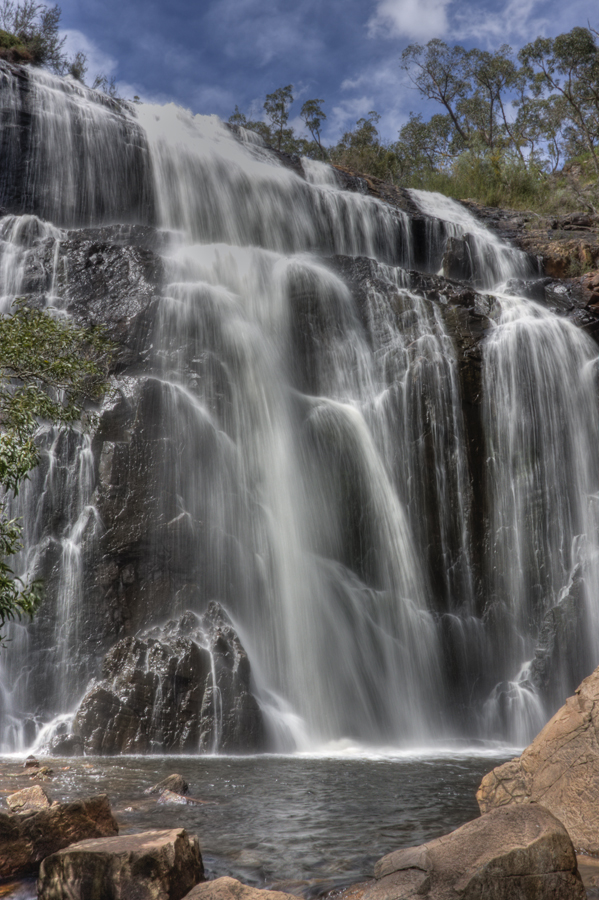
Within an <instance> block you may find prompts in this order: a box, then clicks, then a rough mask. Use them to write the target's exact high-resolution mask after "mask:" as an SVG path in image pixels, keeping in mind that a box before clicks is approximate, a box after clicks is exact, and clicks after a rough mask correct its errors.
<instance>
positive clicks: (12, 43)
mask: <svg viewBox="0 0 599 900" xmlns="http://www.w3.org/2000/svg"><path fill="white" fill-rule="evenodd" d="M23 46H24V44H23V41H22V40H21V39H20V38H18V37H17V36H16V34H9V32H8V31H4V30H3V29H1V28H0V47H1V48H2V49H3V50H10V49H11V47H23Z"/></svg>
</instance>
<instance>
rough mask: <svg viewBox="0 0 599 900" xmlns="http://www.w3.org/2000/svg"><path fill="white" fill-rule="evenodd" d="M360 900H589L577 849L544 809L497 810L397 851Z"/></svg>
mask: <svg viewBox="0 0 599 900" xmlns="http://www.w3.org/2000/svg"><path fill="white" fill-rule="evenodd" d="M374 874H375V878H376V879H377V880H376V882H375V884H374V885H373V886H372V887H370V888H369V889H368V890H367V891H366V892H365V893H364V897H363V900H408V898H414V900H416V898H419V900H460V898H461V900H527V898H531V900H584V898H585V897H586V893H585V890H584V887H583V884H582V880H581V878H580V875H579V874H578V870H577V868H576V854H575V853H574V847H573V845H572V841H571V840H570V838H569V837H568V834H567V832H566V829H565V828H564V827H563V825H562V824H561V822H558V820H557V819H556V818H555V817H554V816H552V815H551V813H550V812H548V810H546V809H543V807H542V806H537V805H534V804H530V805H527V806H515V807H508V808H506V809H496V810H493V812H490V813H487V815H484V816H481V818H480V819H474V821H472V822H467V823H466V825H462V827H461V828H458V829H457V831H453V832H452V833H451V834H446V835H444V836H443V837H441V838H437V839H436V840H434V841H430V842H429V843H428V844H422V845H421V846H419V847H408V848H407V849H405V850H396V851H395V852H394V853H390V854H389V855H388V856H384V857H383V858H382V859H381V860H379V861H378V863H377V864H376V866H375V870H374Z"/></svg>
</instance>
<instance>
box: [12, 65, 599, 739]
mask: <svg viewBox="0 0 599 900" xmlns="http://www.w3.org/2000/svg"><path fill="white" fill-rule="evenodd" d="M0 78H1V82H0V97H1V98H2V115H3V117H4V118H3V122H4V125H5V127H4V129H3V132H2V135H3V136H2V137H1V138H0V152H1V153H4V157H3V158H4V159H6V160H8V161H9V163H8V164H7V171H8V172H10V173H12V175H11V178H12V179H13V180H12V181H11V183H10V185H8V186H7V184H4V185H3V189H4V194H5V195H7V196H8V197H9V199H10V197H11V196H12V198H13V200H14V206H15V208H18V209H22V210H23V215H7V216H5V217H4V218H1V219H0V297H2V309H3V311H7V310H8V309H9V308H10V303H11V302H12V299H13V298H14V297H16V296H19V294H20V292H21V291H22V284H23V283H24V282H23V279H24V278H25V276H26V274H27V278H28V279H29V281H28V284H31V280H32V277H33V276H32V272H33V273H34V274H35V267H36V266H39V265H40V263H39V258H40V257H39V255H38V256H36V253H38V251H39V250H40V248H42V247H48V246H50V244H51V245H52V252H51V253H50V254H46V256H44V259H46V260H47V259H50V260H51V263H46V265H50V266H51V268H52V272H51V273H50V275H51V277H50V284H51V288H50V289H49V290H46V291H45V292H44V293H43V294H42V296H43V298H44V303H45V304H46V305H47V306H48V307H49V308H53V309H55V310H57V314H59V313H60V311H61V310H62V309H63V307H64V306H65V305H66V298H67V295H68V279H69V275H68V263H67V262H66V261H65V259H64V258H63V257H62V256H61V253H62V250H61V247H62V242H63V241H64V240H65V237H66V235H67V232H68V230H69V229H77V228H83V227H89V226H100V225H104V224H109V223H114V222H119V223H122V222H128V223H131V222H132V223H139V224H142V225H144V224H155V225H157V227H158V228H159V229H160V230H161V232H162V233H163V235H164V241H163V249H162V251H161V252H162V256H163V264H164V272H165V275H164V284H163V285H162V287H161V299H160V305H159V309H158V313H157V321H156V327H155V330H154V339H153V347H152V358H151V366H152V370H151V377H152V379H153V384H154V385H155V386H156V391H157V392H158V394H159V396H160V402H161V410H162V417H163V421H162V423H161V424H162V427H163V429H164V431H165V433H168V434H169V435H170V436H171V438H172V440H173V443H174V444H175V445H176V446H179V447H181V448H182V450H181V452H180V454H179V455H178V457H177V458H176V459H167V460H165V462H164V475H163V478H164V483H166V482H167V480H168V484H169V486H170V488H171V489H172V494H173V496H176V498H177V510H176V515H175V517H174V519H175V518H176V520H177V523H178V525H179V526H180V527H181V528H183V526H184V525H185V528H186V530H185V535H186V537H185V540H186V541H188V542H189V544H190V546H191V547H192V548H193V552H194V553H196V554H197V556H198V558H200V559H201V560H202V575H201V583H200V584H199V585H198V588H199V596H200V597H201V600H200V601H198V602H199V605H200V606H201V604H202V603H205V602H207V601H208V600H209V599H211V598H212V597H216V598H218V599H219V600H220V601H222V602H223V604H224V605H225V607H226V608H227V609H228V611H229V612H230V614H231V616H232V618H233V620H234V622H235V625H236V627H237V629H238V631H239V633H240V635H241V637H242V640H243V643H244V645H245V647H246V649H247V650H248V653H249V656H250V660H251V663H252V669H253V673H254V681H255V691H256V694H257V696H258V699H259V701H260V703H261V706H262V709H263V711H264V713H265V715H266V716H267V718H268V719H269V721H270V725H271V732H272V734H274V735H275V736H276V737H275V744H276V747H275V749H279V750H285V751H288V750H293V749H303V750H305V749H309V748H312V749H313V748H316V747H322V746H327V745H330V744H331V742H336V741H337V742H338V741H339V740H342V739H349V740H351V741H352V742H356V743H357V745H367V746H380V745H385V746H396V747H397V746H402V747H409V746H422V745H426V744H431V743H432V742H435V741H439V740H447V741H450V740H452V739H454V738H456V737H466V738H468V739H475V738H476V739H483V740H499V741H506V742H508V743H511V744H515V745H522V744H524V743H525V742H527V741H528V740H530V739H531V738H532V737H533V735H534V734H535V733H536V731H538V729H539V728H540V727H541V726H542V724H543V723H544V722H545V721H546V719H547V718H548V716H549V714H550V713H551V712H552V709H551V708H549V707H548V706H547V703H546V701H545V700H544V699H543V697H542V696H541V694H540V692H539V690H538V688H537V686H536V683H535V679H534V677H533V670H532V668H531V666H532V665H533V660H534V658H535V651H536V649H537V647H538V642H539V633H540V630H541V627H542V625H543V621H544V617H545V616H546V615H547V614H548V613H550V611H551V610H554V609H555V608H557V607H559V606H560V604H562V605H563V604H565V603H566V602H569V601H570V599H571V595H570V589H571V587H572V585H573V584H574V582H576V583H577V584H578V583H579V582H580V583H581V584H582V587H581V589H580V590H581V592H582V593H581V597H582V601H581V603H582V607H581V609H580V610H579V618H580V621H582V622H583V623H584V626H583V627H582V629H581V631H582V633H583V634H584V635H585V636H586V637H585V640H586V642H587V646H585V647H584V648H583V650H582V651H581V653H582V654H583V655H584V658H585V660H587V661H588V666H587V667H588V669H589V671H590V668H591V667H592V666H593V665H595V664H596V663H597V662H598V661H599V645H598V637H597V636H598V635H599V630H598V628H597V625H598V624H599V623H597V621H596V620H597V615H598V605H599V571H598V555H597V548H598V545H597V540H598V538H597V536H598V534H599V531H598V526H599V522H598V521H597V515H598V511H597V496H598V491H599V447H598V446H597V441H596V434H597V432H598V425H599V423H598V422H597V403H596V381H595V367H594V363H595V358H596V356H597V353H596V346H595V344H594V343H593V342H592V341H591V340H590V338H588V337H587V336H586V335H585V334H584V333H583V332H581V331H580V330H578V329H577V328H576V327H575V326H574V325H572V324H571V323H569V322H568V321H566V320H565V319H563V318H558V317H557V316H556V315H554V314H553V313H552V312H551V311H550V310H549V309H547V308H546V307H544V306H542V305H540V304H538V303H535V302H533V301H531V300H527V299H523V298H522V297H519V296H515V295H514V293H513V292H512V293H510V285H509V282H510V279H522V278H530V277H534V272H532V271H531V266H530V262H529V260H528V258H527V257H526V256H525V255H524V254H522V253H520V252H519V251H517V250H514V249H512V248H511V247H509V246H508V245H507V244H505V243H503V242H502V241H501V240H500V239H499V238H497V237H496V236H494V235H493V234H491V233H490V232H489V231H488V230H486V229H485V228H483V227H482V226H481V225H480V224H479V223H478V221H477V220H476V219H475V218H474V217H473V216H472V215H471V214H470V213H469V212H468V211H467V210H466V209H465V208H464V207H463V206H461V205H460V204H458V203H456V202H454V201H452V200H449V199H448V198H446V197H442V196H441V195H437V194H427V193H425V192H421V191H413V192H411V200H412V203H413V204H414V205H415V208H417V210H419V211H420V213H421V214H422V215H424V216H425V217H426V221H427V235H428V236H429V242H430V247H429V250H428V253H427V258H428V268H429V270H430V271H431V272H436V271H437V270H438V269H439V268H440V267H441V263H442V256H443V251H444V248H445V245H446V242H447V239H448V237H452V238H457V239H466V241H467V244H468V247H469V252H470V253H471V255H472V259H473V268H474V272H475V273H476V276H475V278H474V282H475V285H476V288H477V290H479V291H480V292H481V296H482V295H483V294H484V296H485V297H486V298H487V302H488V304H489V305H490V308H492V313H491V314H490V316H489V327H488V330H487V333H486V336H485V337H484V340H483V342H482V381H481V391H482V406H481V408H482V419H481V423H482V424H481V427H482V430H483V437H484V447H485V451H484V457H485V458H484V463H483V467H484V482H485V486H484V491H485V496H486V498H487V499H486V504H487V507H488V520H487V528H488V533H487V535H486V540H485V542H484V543H485V547H486V552H485V555H484V559H483V560H482V563H476V564H475V559H474V556H475V553H474V546H475V544H477V543H480V535H478V534H476V533H475V526H474V525H473V521H474V520H473V507H474V505H475V504H477V503H479V502H480V497H477V496H475V492H474V490H473V486H472V478H471V474H470V470H469V466H470V462H469V458H468V447H467V438H466V430H467V429H466V424H465V420H464V408H463V398H462V393H461V391H462V389H461V386H460V377H459V359H458V351H457V348H456V346H455V343H454V340H453V338H452V334H451V332H450V330H449V328H448V325H447V320H446V318H445V317H444V315H443V308H442V304H437V303H435V302H433V301H432V300H430V299H428V298H427V297H425V296H424V295H423V294H422V293H419V292H418V291H416V290H414V289H411V288H410V287H409V285H410V284H411V282H410V279H409V277H408V275H407V270H410V269H413V268H414V265H415V262H414V260H415V258H416V255H415V249H414V237H413V230H412V227H411V217H410V215H409V214H408V213H407V212H404V211H401V210H399V209H394V208H392V207H391V206H390V205H388V204H385V203H383V202H382V201H380V200H378V199H375V198H374V197H371V196H368V195H366V194H363V193H360V192H359V191H358V192H356V191H349V190H346V189H344V188H343V184H342V182H341V179H340V177H339V176H338V174H337V173H336V172H335V170H334V169H332V168H331V167H330V166H327V165H325V164H323V163H317V162H314V161H309V160H303V161H302V163H301V166H302V169H301V171H299V170H298V169H294V168H289V167H287V166H286V165H283V164H282V162H281V161H280V159H279V158H278V157H277V156H276V155H275V154H274V153H272V152H271V151H270V150H268V149H267V148H266V147H264V146H263V145H262V144H261V142H260V141H259V140H258V139H255V138H252V137H251V136H249V135H248V134H247V133H246V134H244V133H242V130H241V132H235V131H232V130H231V129H230V128H228V127H226V126H225V125H223V123H222V122H220V120H218V119H217V118H216V117H214V116H213V117H206V116H194V115H192V114H191V113H189V112H187V111H185V110H183V109H180V108H179V107H176V106H174V105H172V104H171V105H167V106H154V105H144V104H141V105H137V106H136V107H135V108H129V107H127V106H125V107H120V106H119V105H118V104H115V103H114V102H113V101H111V100H109V99H108V98H106V97H104V96H103V95H100V94H98V93H96V92H92V91H90V90H88V89H85V88H83V87H82V86H80V85H76V84H75V83H73V82H71V81H69V80H68V79H67V80H65V79H58V78H56V77H54V76H51V75H48V74H47V73H43V72H38V71H33V70H32V71H31V73H30V75H29V77H28V84H29V89H28V94H27V96H26V97H24V96H23V94H22V92H21V91H20V89H19V87H18V85H17V83H16V79H15V78H14V76H12V75H11V70H10V69H9V68H8V67H5V68H2V69H0ZM25 105H26V106H27V109H28V110H29V112H30V113H31V122H30V125H29V131H28V134H29V145H28V147H27V148H26V151H23V150H22V151H21V152H22V153H24V156H23V158H24V159H25V164H24V166H21V165H19V166H16V165H12V163H10V160H13V161H14V158H15V156H14V154H15V151H14V147H13V145H12V144H11V137H10V135H11V134H12V132H11V129H13V131H14V130H15V129H17V127H18V122H19V115H20V113H21V112H22V109H23V108H24V107H25ZM2 141H4V144H2ZM11 154H12V156H11ZM11 165H12V168H11ZM19 179H21V180H20V182H19ZM13 182H15V183H14V184H13ZM16 182H19V183H18V184H17V183H16ZM19 185H20V186H19ZM1 186H2V178H1V177H0V187H1ZM11 191H12V194H11V193H10V192H11ZM17 196H18V198H20V199H19V200H18V202H17V199H16V198H17ZM23 198H25V199H23ZM19 204H20V205H19ZM417 210H415V211H417ZM69 233H70V232H69ZM465 236H466V237H465ZM332 257H345V258H356V259H361V260H362V261H363V262H364V264H366V261H367V266H368V272H369V275H368V278H367V279H366V281H365V282H364V283H363V289H362V293H361V294H360V297H359V299H358V298H357V296H356V294H355V293H354V292H353V291H352V290H351V286H350V285H348V283H347V280H346V279H345V278H344V277H342V275H341V274H340V269H339V266H338V265H336V264H332V263H331V258H332ZM45 276H46V282H45V283H47V282H48V273H47V272H45ZM29 290H31V288H29ZM131 377H132V378H135V377H136V375H135V373H134V374H133V375H132V376H131ZM40 441H41V442H42V445H43V448H44V460H43V464H42V466H41V467H40V470H39V471H38V472H36V473H35V474H34V475H33V477H32V480H31V482H30V483H29V484H28V485H27V486H26V488H25V490H24V491H23V492H22V495H21V496H20V498H19V500H18V502H19V504H20V506H19V508H18V511H19V512H20V514H21V515H22V516H23V522H24V527H25V536H26V545H25V550H24V552H23V554H22V561H21V562H22V570H23V571H31V572H36V571H37V570H38V568H39V566H40V565H41V563H42V562H43V560H44V559H45V558H46V557H48V554H50V555H51V556H52V559H53V560H54V563H53V566H54V567H53V569H52V572H53V581H52V590H53V596H54V600H53V601H52V602H53V603H54V608H53V611H52V613H51V615H52V622H53V624H52V629H51V640H50V641H49V642H48V643H47V645H46V646H45V649H44V654H45V657H44V659H47V671H48V673H49V674H48V682H47V684H46V686H45V688H44V690H43V691H42V692H41V694H43V697H42V696H41V694H40V693H39V685H36V683H32V679H29V678H28V675H27V673H28V671H29V667H30V665H31V656H30V652H31V651H30V650H29V633H30V628H28V627H26V626H23V625H19V626H14V627H13V629H12V631H11V636H12V643H11V649H10V651H9V652H5V653H4V654H3V655H2V657H1V658H0V672H1V675H2V680H1V682H0V714H1V721H0V748H1V749H2V750H3V751H4V752H12V751H17V750H19V751H21V750H23V749H24V748H25V747H26V746H28V745H30V744H31V743H32V741H33V740H34V738H35V736H36V732H38V731H39V728H40V727H42V726H43V725H44V724H46V723H47V722H48V721H49V719H51V718H52V716H55V715H65V714H67V713H68V712H69V710H70V709H72V708H73V707H74V705H75V704H76V703H77V702H78V700H79V699H80V698H81V695H82V694H83V692H84V690H85V687H86V683H87V678H88V677H89V676H90V675H91V674H93V673H94V666H97V662H98V660H97V659H96V658H94V655H93V653H92V652H91V651H89V652H87V651H86V652H87V656H85V658H84V660H83V663H82V661H81V660H82V657H81V652H80V649H79V648H80V647H81V646H82V645H83V644H85V642H86V641H87V644H86V646H92V645H93V641H92V642H91V643H90V639H91V637H93V636H90V635H85V634H82V633H81V628H80V623H79V618H78V606H79V604H80V601H81V597H82V596H83V595H84V594H85V591H86V582H85V578H86V574H85V573H86V569H85V564H84V557H85V554H86V553H91V550H90V548H92V550H93V547H94V546H96V545H97V542H98V540H99V539H100V537H101V534H102V530H103V529H104V528H105V527H106V526H107V523H106V522H102V521H101V519H100V517H99V516H98V513H97V509H96V505H95V504H96V499H95V497H96V494H95V493H94V492H95V490H96V478H97V473H96V467H95V464H94V457H93V448H92V440H91V438H90V436H88V435H85V434H83V433H81V434H80V433H78V432H73V433H70V434H65V433H62V432H54V431H50V430H49V429H46V430H45V431H43V432H41V433H40ZM58 495H60V497H61V499H62V501H64V498H65V497H67V498H68V502H67V503H66V504H65V503H64V502H63V503H62V505H61V509H63V511H64V509H66V510H67V513H66V515H64V514H62V515H61V516H60V517H58V518H57V521H56V523H55V528H54V532H53V537H52V538H51V540H50V539H49V538H48V537H47V528H46V525H47V522H48V520H49V518H51V516H52V514H53V512H52V511H53V509H54V507H55V506H56V500H57V497H58ZM169 515H170V513H169ZM58 519H60V520H58ZM174 519H173V521H174ZM43 535H46V536H45V537H44V536H43ZM92 556H93V553H92ZM176 611H177V612H178V611H179V610H176ZM198 611H201V609H199V608H198ZM147 621H148V623H150V624H151V623H152V610H151V609H149V610H148V611H147ZM33 628H35V625H34V626H33ZM448 634H450V635H451V641H452V648H453V649H452V651H451V661H449V660H450V654H449V652H448V649H447V640H448V639H447V635H448ZM97 652H98V653H99V650H98V651H97ZM45 664H46V663H45ZM449 669H451V675H450V677H449V675H448V672H449ZM585 674H586V672H585ZM456 684H459V698H457V699H456V690H457V689H456V687H455V685H456ZM571 688H572V685H571V684H569V683H568V682H567V679H566V678H565V677H564V678H563V679H562V680H561V681H559V686H558V690H557V695H556V699H557V700H560V701H561V699H563V696H562V695H565V693H566V692H567V691H568V690H571ZM560 691H561V694H560ZM36 692H37V693H36ZM458 706H459V709H460V712H459V714H458V713H456V709H457V707H458ZM214 749H217V748H216V747H215V748H214Z"/></svg>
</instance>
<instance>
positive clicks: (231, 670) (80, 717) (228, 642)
mask: <svg viewBox="0 0 599 900" xmlns="http://www.w3.org/2000/svg"><path fill="white" fill-rule="evenodd" d="M102 675H103V678H102V680H101V681H99V682H98V683H96V684H94V685H93V686H92V687H91V689H90V690H89V691H88V693H87V694H86V695H85V697H84V698H83V700H82V702H81V705H80V707H79V709H78V711H77V714H76V716H75V721H74V725H73V730H74V732H75V733H76V734H78V735H79V736H80V737H81V738H82V740H83V743H84V746H85V750H86V752H87V753H90V754H112V753H152V752H154V753H176V752H183V753H192V752H197V751H204V752H210V751H212V750H217V749H218V750H220V751H221V752H232V753H235V752H244V751H245V752H255V751H257V750H262V749H264V726H263V721H262V714H261V712H260V709H259V707H258V704H257V701H256V699H255V698H254V696H253V694H252V693H251V690H250V664H249V660H248V657H247V654H246V652H245V650H244V649H243V647H242V645H241V642H240V641H239V638H238V636H237V634H236V632H235V630H234V628H233V626H232V624H231V622H230V620H229V618H228V616H227V614H226V613H225V612H224V610H223V609H222V607H221V606H220V605H219V604H218V603H215V602H213V603H211V604H210V606H209V607H208V610H207V612H206V613H205V614H204V615H203V616H201V617H198V616H196V615H195V614H194V613H189V612H188V613H186V614H185V615H183V616H182V617H181V618H180V619H179V620H178V621H171V622H168V623H167V624H166V625H165V626H164V627H162V628H151V629H149V630H147V631H145V632H143V633H142V634H140V635H139V636H138V637H129V638H124V639H123V640H121V641H119V642H118V643H117V644H116V645H115V646H114V647H113V648H112V650H111V651H110V652H109V653H108V654H107V656H106V657H105V659H104V664H103V668H102Z"/></svg>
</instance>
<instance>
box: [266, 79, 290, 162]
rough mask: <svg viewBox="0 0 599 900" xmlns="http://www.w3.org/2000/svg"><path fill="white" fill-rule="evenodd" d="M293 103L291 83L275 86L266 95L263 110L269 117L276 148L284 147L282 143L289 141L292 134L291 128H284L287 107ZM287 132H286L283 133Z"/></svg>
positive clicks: (287, 118) (287, 111)
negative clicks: (274, 88)
mask: <svg viewBox="0 0 599 900" xmlns="http://www.w3.org/2000/svg"><path fill="white" fill-rule="evenodd" d="M292 103H293V85H292V84H287V85H286V86H285V87H280V88H277V90H276V91H273V93H272V94H267V95H266V100H265V101H264V112H265V113H266V115H267V116H268V118H269V119H270V128H271V132H272V134H273V135H274V139H275V143H276V147H277V150H282V149H284V148H283V146H282V144H283V140H284V138H285V142H286V143H289V140H290V138H292V136H293V132H292V131H291V129H287V128H285V126H286V125H287V122H288V121H289V108H290V107H291V104H292ZM285 132H287V133H285Z"/></svg>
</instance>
